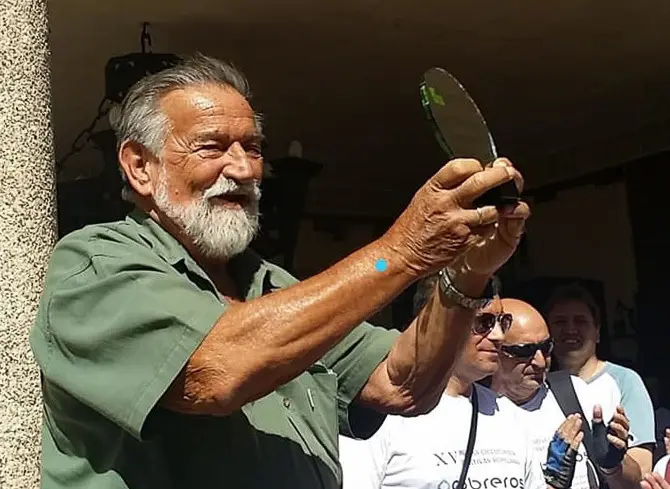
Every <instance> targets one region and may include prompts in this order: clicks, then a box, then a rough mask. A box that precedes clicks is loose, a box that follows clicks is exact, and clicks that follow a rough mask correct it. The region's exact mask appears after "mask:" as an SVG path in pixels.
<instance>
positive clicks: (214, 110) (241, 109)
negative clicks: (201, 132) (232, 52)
mask: <svg viewBox="0 0 670 489" xmlns="http://www.w3.org/2000/svg"><path fill="white" fill-rule="evenodd" d="M161 105H162V107H163V109H164V110H165V111H166V113H167V115H168V116H169V117H170V119H173V120H175V122H177V123H179V122H181V121H183V120H189V121H194V120H198V119H200V118H203V117H205V118H206V117H213V116H214V117H225V118H233V119H249V120H250V121H253V120H254V111H253V109H252V108H251V106H250V105H249V102H248V101H247V100H246V99H245V98H244V97H243V96H242V95H241V94H240V93H239V92H237V91H236V90H234V89H233V88H229V87H221V86H216V85H201V86H200V85H198V86H193V87H186V88H182V89H179V90H174V91H172V92H170V93H168V94H167V95H166V96H165V97H163V100H162V101H161Z"/></svg>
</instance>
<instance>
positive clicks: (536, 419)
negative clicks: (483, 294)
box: [491, 299, 641, 489]
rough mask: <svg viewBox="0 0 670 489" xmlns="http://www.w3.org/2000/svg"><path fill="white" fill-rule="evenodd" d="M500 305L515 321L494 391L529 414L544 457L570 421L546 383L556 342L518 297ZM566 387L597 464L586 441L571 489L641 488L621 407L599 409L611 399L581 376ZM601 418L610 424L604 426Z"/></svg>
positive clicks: (507, 333) (507, 334) (503, 346)
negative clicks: (596, 393) (587, 431)
mask: <svg viewBox="0 0 670 489" xmlns="http://www.w3.org/2000/svg"><path fill="white" fill-rule="evenodd" d="M501 303H502V307H503V309H504V310H505V312H506V313H507V314H510V315H511V317H512V318H513V319H512V321H511V322H510V327H509V328H507V330H506V331H505V335H504V338H503V341H502V342H501V343H500V345H499V350H500V368H499V369H498V370H497V371H496V373H495V374H494V375H493V378H492V381H491V388H492V389H493V390H495V391H496V392H498V393H499V394H502V395H504V396H505V397H507V398H509V399H510V400H511V401H513V402H514V403H515V404H517V405H518V406H519V407H521V408H522V409H523V410H525V411H527V413H528V422H529V426H530V431H531V433H532V434H533V443H534V447H535V450H536V452H537V453H539V454H541V453H546V450H547V446H548V444H549V443H550V442H551V440H552V437H553V436H554V430H555V429H556V426H558V425H560V424H561V423H562V422H563V421H564V420H565V419H566V415H565V413H564V412H563V409H562V408H561V406H560V404H559V401H558V399H561V401H562V400H563V399H564V397H565V396H564V394H563V391H562V392H561V393H558V392H554V391H555V390H556V388H557V387H556V386H557V384H554V383H552V384H551V386H550V385H549V383H548V382H547V373H548V372H549V368H550V367H551V352H552V350H553V347H554V342H553V339H552V338H551V336H550V333H549V328H548V327H547V324H546V322H545V321H544V318H543V317H542V315H541V314H540V313H539V312H538V311H537V310H536V309H534V308H533V307H532V306H531V305H530V304H527V303H525V302H523V301H519V300H516V299H502V300H501ZM567 375H568V374H566V376H567ZM566 383H567V385H568V386H569V385H570V384H572V389H573V390H574V394H575V395H576V403H577V402H578V404H579V405H580V406H579V407H581V411H582V413H583V414H584V416H585V417H586V418H587V421H588V423H589V428H590V430H591V431H592V435H590V436H591V439H592V440H594V442H593V443H594V448H592V457H591V458H592V459H595V460H594V461H592V460H591V459H589V457H588V455H587V451H586V448H585V444H584V443H583V444H581V445H580V447H579V453H578V455H577V466H576V469H575V475H574V479H573V483H572V487H573V489H597V488H601V489H602V488H605V487H609V488H611V489H625V488H631V489H632V488H637V487H639V483H640V480H641V476H640V475H638V474H636V473H635V471H634V470H631V469H632V464H631V463H630V460H629V457H628V456H627V455H626V450H627V443H628V438H629V433H628V430H629V423H628V419H627V417H626V415H625V412H624V410H623V408H622V407H621V406H618V407H617V408H616V411H615V412H603V409H602V408H601V405H602V406H609V405H612V403H610V402H609V400H605V399H592V395H591V394H590V391H589V389H588V386H587V385H586V383H585V382H584V381H583V380H581V379H580V378H579V377H576V376H569V377H567V381H566ZM568 388H569V387H568ZM573 412H574V411H573ZM603 419H605V420H610V421H609V423H608V424H607V425H605V424H604V423H603ZM596 467H598V468H596Z"/></svg>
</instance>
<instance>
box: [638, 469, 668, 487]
mask: <svg viewBox="0 0 670 489" xmlns="http://www.w3.org/2000/svg"><path fill="white" fill-rule="evenodd" d="M640 487H641V489H670V484H669V483H668V482H667V481H666V480H665V479H664V478H663V476H662V475H659V474H657V473H655V472H654V473H651V474H645V475H644V477H643V478H642V481H641V482H640Z"/></svg>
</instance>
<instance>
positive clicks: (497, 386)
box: [491, 375, 537, 406]
mask: <svg viewBox="0 0 670 489" xmlns="http://www.w3.org/2000/svg"><path fill="white" fill-rule="evenodd" d="M491 389H492V390H494V391H495V392H497V393H498V394H500V395H503V396H505V397H506V398H508V399H509V400H510V401H512V402H513V403H514V404H516V405H517V406H521V405H522V404H525V403H527V402H528V401H530V400H531V399H532V398H533V396H535V394H537V390H534V391H532V392H530V393H529V392H528V391H525V390H524V391H518V390H515V389H513V388H510V386H509V385H507V384H506V382H505V381H504V380H503V379H502V378H501V377H500V376H498V375H496V376H494V377H493V380H492V382H491Z"/></svg>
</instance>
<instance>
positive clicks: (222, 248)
mask: <svg viewBox="0 0 670 489" xmlns="http://www.w3.org/2000/svg"><path fill="white" fill-rule="evenodd" d="M230 193H234V194H237V195H240V194H241V195H244V196H246V198H247V201H246V203H245V205H244V207H243V208H241V209H228V208H226V207H223V206H221V205H216V204H212V203H211V202H210V201H209V199H211V198H212V197H217V196H222V195H225V194H230ZM260 196H261V191H260V186H259V184H258V183H257V182H254V183H248V184H243V185H239V184H238V183H236V182H235V181H234V180H231V179H229V178H226V177H224V176H223V175H221V176H220V177H219V179H218V180H217V181H216V182H215V183H214V184H213V185H212V186H211V187H209V188H207V189H206V190H205V191H204V192H203V194H202V195H201V196H200V197H198V198H197V199H196V200H195V201H193V202H191V203H189V204H179V203H175V202H171V201H170V198H169V197H168V185H167V175H166V173H165V170H164V167H163V169H161V175H160V180H159V182H158V188H157V191H156V195H154V200H155V202H156V206H157V207H158V208H159V209H160V210H161V211H162V212H163V213H164V214H165V215H166V216H167V217H169V218H170V219H172V220H173V221H174V222H175V223H176V224H177V225H178V226H179V227H181V229H182V231H183V232H184V234H185V235H186V237H188V238H189V239H190V240H191V241H192V242H193V244H194V245H195V246H196V247H197V248H198V250H199V251H200V253H202V254H203V255H204V256H205V257H207V258H210V259H215V260H228V259H229V258H232V257H233V256H235V255H238V254H240V253H242V252H243V251H244V250H245V249H246V248H247V247H248V246H249V244H250V243H251V241H252V240H253V239H254V237H255V236H256V233H257V232H258V228H259V223H258V202H259V200H260Z"/></svg>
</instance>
